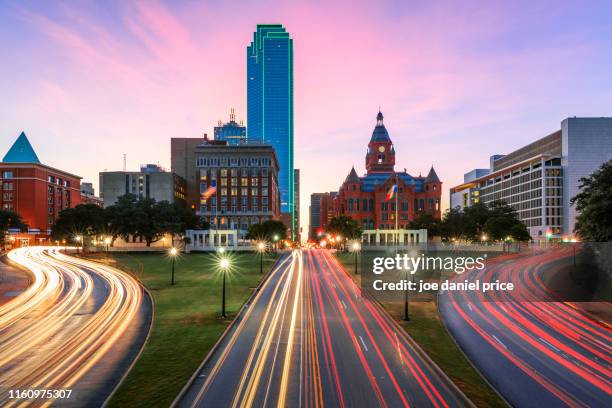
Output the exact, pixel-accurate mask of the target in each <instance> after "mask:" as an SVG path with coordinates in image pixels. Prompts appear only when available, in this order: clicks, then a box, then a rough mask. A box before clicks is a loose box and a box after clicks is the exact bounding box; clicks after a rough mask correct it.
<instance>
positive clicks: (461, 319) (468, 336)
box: [439, 250, 612, 407]
mask: <svg viewBox="0 0 612 408" xmlns="http://www.w3.org/2000/svg"><path fill="white" fill-rule="evenodd" d="M571 260H572V253H571V252H570V251H568V250H551V251H548V252H542V253H537V254H531V255H529V256H525V255H513V256H503V257H500V258H499V259H497V260H495V261H491V262H490V263H489V264H488V265H487V267H486V269H485V270H483V271H473V272H470V273H468V274H465V275H463V276H461V279H462V280H463V279H466V278H467V279H469V280H470V281H475V280H480V281H481V282H492V281H495V280H498V279H499V280H500V281H503V282H513V283H514V284H515V287H516V289H515V291H513V292H507V291H497V292H494V291H492V292H487V293H486V294H482V293H481V292H474V291H473V292H469V291H466V292H464V291H454V292H445V293H443V294H441V295H440V298H439V300H440V302H439V307H440V312H441V314H442V317H443V319H444V321H445V322H446V324H447V326H448V327H449V330H450V331H451V333H452V334H453V336H454V337H455V338H456V340H457V341H458V343H459V345H460V346H461V347H462V349H463V350H464V351H465V352H466V354H467V355H468V357H469V358H470V359H471V360H472V361H473V362H474V364H475V365H476V366H477V367H478V368H479V369H480V371H481V372H482V373H483V375H484V376H485V377H486V378H487V379H488V380H489V382H490V383H491V384H493V385H494V386H495V387H496V388H497V390H498V391H499V392H500V393H501V394H502V395H503V396H504V398H506V400H507V401H509V402H510V403H511V404H512V405H515V406H551V407H552V406H583V407H586V406H612V397H611V395H612V382H611V378H612V370H611V362H612V329H611V327H610V326H609V325H607V324H606V323H604V322H602V321H597V320H594V319H592V318H589V317H587V316H585V315H584V314H582V313H580V312H579V311H578V310H577V307H576V305H574V304H573V303H571V302H561V301H555V297H554V293H552V292H550V291H549V289H548V288H547V287H546V285H545V283H544V278H543V275H544V273H545V272H551V271H553V270H557V268H559V267H562V266H563V265H569V264H571Z"/></svg>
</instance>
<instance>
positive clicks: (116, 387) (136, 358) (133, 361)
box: [102, 268, 155, 408]
mask: <svg viewBox="0 0 612 408" xmlns="http://www.w3.org/2000/svg"><path fill="white" fill-rule="evenodd" d="M117 269H119V268H117ZM119 270H120V271H121V272H124V273H127V274H129V275H130V276H132V277H133V278H134V279H136V280H137V281H138V283H140V286H141V287H142V288H143V292H144V293H146V295H147V296H148V297H149V301H150V302H151V320H150V323H149V330H148V331H147V336H146V337H145V339H144V342H143V343H142V347H140V350H138V353H137V354H136V356H135V357H134V360H132V363H131V364H130V366H129V367H128V369H127V370H126V371H125V373H124V374H123V376H122V377H121V379H120V380H119V382H118V383H117V385H116V386H115V388H113V390H112V391H111V393H110V394H108V397H106V399H105V400H104V402H103V403H102V408H105V407H107V406H108V404H109V403H110V400H111V399H112V398H113V397H114V396H115V394H116V393H117V391H119V388H121V386H122V385H123V383H124V382H125V380H126V378H127V377H128V375H129V374H130V372H131V371H132V369H133V368H134V366H135V365H136V363H137V362H138V360H140V357H141V355H142V353H143V352H144V349H145V347H146V346H147V343H148V342H149V337H151V332H152V331H153V322H154V321H155V301H154V300H153V296H152V295H151V292H150V291H149V289H148V288H147V287H146V286H145V285H144V284H143V283H142V282H141V281H140V279H138V278H136V277H135V276H134V275H132V274H131V273H128V272H126V271H124V270H123V269H119Z"/></svg>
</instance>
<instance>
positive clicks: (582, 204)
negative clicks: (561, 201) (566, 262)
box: [570, 160, 612, 242]
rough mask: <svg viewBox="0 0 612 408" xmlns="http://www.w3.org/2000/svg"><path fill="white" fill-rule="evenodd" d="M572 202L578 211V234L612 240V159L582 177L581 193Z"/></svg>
mask: <svg viewBox="0 0 612 408" xmlns="http://www.w3.org/2000/svg"><path fill="white" fill-rule="evenodd" d="M570 203H571V205H575V206H576V210H577V212H578V216H577V217H576V225H575V226H574V232H575V233H576V234H578V235H579V236H580V237H581V238H582V239H583V240H585V241H594V242H609V241H612V160H609V161H607V162H606V163H604V164H602V165H601V167H600V168H599V169H598V170H596V171H595V172H593V173H592V174H591V175H589V176H588V177H582V178H581V179H580V193H578V194H577V195H576V196H575V197H573V198H572V199H571V200H570Z"/></svg>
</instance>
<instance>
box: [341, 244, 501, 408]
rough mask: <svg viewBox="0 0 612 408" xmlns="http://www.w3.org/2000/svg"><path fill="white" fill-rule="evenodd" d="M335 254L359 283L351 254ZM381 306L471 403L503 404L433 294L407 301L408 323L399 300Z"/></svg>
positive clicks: (484, 404)
mask: <svg viewBox="0 0 612 408" xmlns="http://www.w3.org/2000/svg"><path fill="white" fill-rule="evenodd" d="M336 257H337V258H338V260H340V262H341V263H342V264H343V265H344V267H345V269H346V270H347V271H349V272H350V273H349V275H350V276H351V277H352V278H353V279H354V280H355V281H356V282H357V284H360V279H359V278H360V276H361V275H354V274H353V271H354V266H355V264H354V256H353V255H352V254H348V253H336ZM358 267H359V268H361V265H358ZM382 305H383V307H384V308H385V309H386V310H387V311H388V312H389V314H390V315H391V316H393V317H394V318H395V319H396V320H397V321H398V322H399V323H400V325H401V326H402V327H403V328H404V329H405V330H406V332H408V334H410V336H411V337H412V338H413V339H414V340H415V341H416V342H417V343H418V344H419V345H420V346H421V347H422V348H423V350H425V352H426V353H427V354H428V355H429V356H430V357H431V359H432V360H433V361H435V362H436V364H438V366H439V367H440V368H441V369H442V370H443V371H444V372H445V373H446V374H447V375H448V376H449V377H450V379H451V380H453V382H454V383H455V384H456V385H457V386H458V387H459V388H460V389H461V390H462V391H463V392H464V393H465V395H467V397H468V398H469V399H471V400H472V402H474V404H476V405H477V406H479V407H505V406H506V404H505V403H504V402H503V400H502V399H501V398H499V396H498V395H497V394H496V393H495V391H493V390H492V389H491V387H489V385H488V384H487V383H486V382H485V381H484V380H483V379H482V377H481V376H480V375H479V374H478V372H476V370H474V368H473V367H472V366H471V365H470V363H469V362H468V360H467V359H466V358H465V357H464V355H463V353H461V351H460V350H459V349H458V348H457V346H456V344H455V342H454V341H453V339H452V338H451V337H450V335H449V334H448V332H447V331H446V329H445V328H444V326H443V324H442V321H441V320H440V316H439V315H438V309H437V305H436V300H435V297H432V298H431V300H429V301H419V302H411V303H410V321H409V322H406V321H404V320H403V311H404V309H403V303H382Z"/></svg>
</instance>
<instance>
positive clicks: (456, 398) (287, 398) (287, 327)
mask: <svg viewBox="0 0 612 408" xmlns="http://www.w3.org/2000/svg"><path fill="white" fill-rule="evenodd" d="M176 405H177V406H180V407H217V406H218V407H225V406H227V407H261V406H266V407H269V406H276V407H316V408H319V407H324V406H330V407H400V406H401V407H410V406H416V407H420V406H432V407H440V408H442V407H459V406H470V402H469V401H468V400H467V399H465V397H464V396H463V394H461V392H460V391H459V390H458V389H457V388H456V387H455V385H454V384H453V383H452V382H451V381H450V380H448V378H447V377H446V376H444V375H443V373H442V372H441V371H440V370H439V368H438V367H437V366H435V364H434V363H433V362H432V361H431V360H430V359H429V358H428V357H427V356H426V355H425V354H424V353H423V351H422V350H421V349H420V348H419V347H418V346H417V345H416V344H415V343H414V342H413V341H412V340H411V339H410V338H409V337H408V336H407V335H406V334H405V332H404V331H403V330H402V329H401V328H399V326H397V325H396V324H395V322H394V321H392V319H391V318H390V317H389V316H388V315H387V314H386V313H384V312H383V310H382V308H381V307H380V306H379V305H378V304H377V303H375V302H374V301H372V300H370V298H369V297H368V296H367V295H362V293H361V290H360V288H359V287H358V286H357V285H356V284H355V283H354V282H353V280H352V279H351V278H350V277H349V276H348V275H347V274H346V272H345V271H344V270H343V268H342V266H341V265H340V263H339V262H338V261H337V260H336V259H335V257H334V256H333V255H332V254H331V253H329V252H328V251H324V250H308V251H301V250H296V251H293V252H292V253H291V254H290V255H287V256H285V258H283V259H282V260H281V261H280V262H279V263H278V264H277V266H276V267H275V268H274V270H273V271H272V272H271V273H270V275H269V277H268V279H267V280H266V281H265V283H264V284H263V285H262V286H261V287H260V288H259V292H258V293H257V294H256V295H255V297H254V298H253V301H252V302H251V304H249V305H248V307H247V308H246V310H245V311H244V313H243V315H242V316H240V317H239V318H238V321H237V322H236V323H235V325H234V327H233V329H232V330H231V331H230V332H229V333H228V336H226V338H224V340H223V341H222V342H221V344H220V347H219V348H218V349H217V350H216V351H215V352H214V353H213V355H212V356H211V358H210V360H208V362H207V363H206V364H205V365H204V367H203V368H202V369H201V370H200V371H199V372H198V373H196V375H195V376H194V379H193V381H192V382H191V383H190V384H189V385H188V387H187V388H186V390H185V392H184V393H183V394H182V396H181V397H180V398H179V400H178V401H177V402H176Z"/></svg>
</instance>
